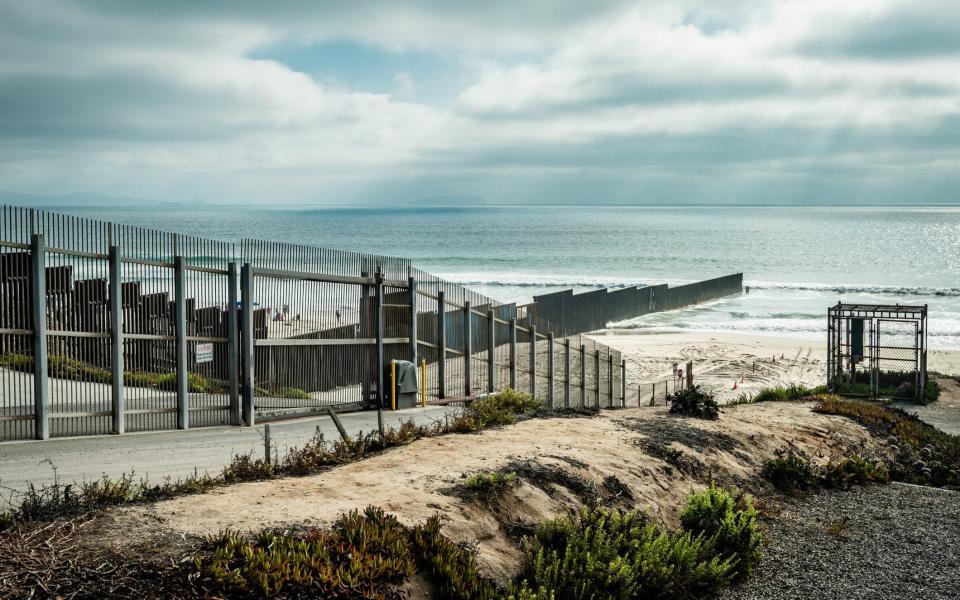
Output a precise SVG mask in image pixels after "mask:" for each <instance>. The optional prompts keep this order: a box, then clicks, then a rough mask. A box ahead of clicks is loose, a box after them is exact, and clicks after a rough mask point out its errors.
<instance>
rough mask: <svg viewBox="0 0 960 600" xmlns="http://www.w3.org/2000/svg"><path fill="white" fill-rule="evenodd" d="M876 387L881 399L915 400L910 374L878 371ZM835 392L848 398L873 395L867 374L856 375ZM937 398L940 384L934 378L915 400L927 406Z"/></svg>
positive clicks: (911, 375) (927, 382) (926, 384)
mask: <svg viewBox="0 0 960 600" xmlns="http://www.w3.org/2000/svg"><path fill="white" fill-rule="evenodd" d="M877 387H878V389H877V393H878V394H879V396H881V397H883V398H897V399H904V400H914V399H915V391H914V387H915V384H914V374H913V373H912V372H902V371H878V372H877ZM836 391H837V393H838V394H842V395H848V396H871V395H872V394H873V390H872V388H871V386H870V380H869V374H868V373H857V374H856V376H855V379H854V380H853V381H849V382H844V383H842V384H840V385H839V386H838V387H837V390H836ZM939 397H940V384H939V383H937V381H936V380H935V379H934V378H932V377H928V378H927V381H926V383H925V385H924V388H923V393H922V394H920V397H919V398H918V399H916V400H917V401H918V402H920V403H921V404H929V403H931V402H935V401H936V400H937V399H938V398H939Z"/></svg>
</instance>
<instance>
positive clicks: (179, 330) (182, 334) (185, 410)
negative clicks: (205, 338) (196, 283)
mask: <svg viewBox="0 0 960 600" xmlns="http://www.w3.org/2000/svg"><path fill="white" fill-rule="evenodd" d="M173 290H174V314H173V316H174V327H175V329H174V337H175V339H176V341H175V342H174V343H175V347H176V357H177V429H187V428H188V427H190V395H189V392H190V390H189V388H188V387H187V386H188V380H187V285H186V277H185V272H184V269H183V257H182V256H179V255H177V256H174V257H173Z"/></svg>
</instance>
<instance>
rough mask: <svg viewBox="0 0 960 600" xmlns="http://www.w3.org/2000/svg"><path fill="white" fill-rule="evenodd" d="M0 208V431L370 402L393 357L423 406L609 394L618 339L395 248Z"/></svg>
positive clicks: (378, 395) (601, 401) (620, 396)
mask: <svg viewBox="0 0 960 600" xmlns="http://www.w3.org/2000/svg"><path fill="white" fill-rule="evenodd" d="M0 217H2V219H0V441H6V440H16V439H31V438H35V439H46V438H48V437H62V436H72V435H91V434H108V433H125V432H128V431H147V430H163V429H175V428H176V429H187V428H191V427H199V426H209V425H242V424H246V425H252V424H253V423H254V421H255V420H256V419H260V418H272V417H275V416H284V415H286V414H290V413H298V414H299V413H302V412H304V411H310V410H311V409H318V410H319V409H321V408H323V409H326V407H328V406H333V407H336V408H337V409H338V410H348V409H364V408H374V407H381V408H382V407H384V406H387V405H388V403H387V398H386V389H385V383H384V369H385V367H386V366H387V365H389V364H390V362H391V361H392V360H394V359H403V360H412V361H413V362H415V363H416V364H417V365H418V366H419V367H420V368H421V372H422V373H423V375H424V379H425V380H426V381H425V383H426V397H427V399H428V401H433V402H449V401H451V400H453V401H456V400H457V399H462V398H463V397H469V396H476V395H478V394H483V393H487V392H492V391H499V390H503V389H505V388H507V387H513V388H516V389H518V390H523V391H529V392H530V393H532V394H534V395H535V396H536V397H538V398H540V399H542V400H543V401H544V402H545V403H547V404H548V405H550V406H553V407H562V406H570V407H573V406H621V405H623V404H624V403H625V396H626V388H627V385H626V377H627V373H626V363H625V362H624V361H623V360H622V359H621V356H620V354H619V352H617V351H616V350H613V349H611V348H609V347H607V346H605V345H603V344H601V343H598V342H596V341H595V340H592V339H590V338H586V337H583V336H580V335H575V336H570V337H566V338H559V337H556V336H554V335H553V328H552V326H551V324H550V323H548V322H546V321H543V320H542V319H538V318H537V317H536V316H535V315H519V314H518V311H517V307H516V305H514V304H502V303H499V302H497V301H495V300H493V299H491V298H488V297H485V296H483V295H482V294H478V293H476V292H474V291H472V290H468V289H466V288H463V287H462V286H459V285H457V284H455V283H451V282H448V281H444V280H443V279H441V278H438V277H436V276H433V275H430V274H429V273H424V272H422V271H420V270H418V269H415V268H413V267H412V265H411V263H410V261H409V260H407V259H402V258H396V257H387V256H378V255H370V254H362V253H355V252H346V251H338V250H328V249H322V248H317V247H311V246H302V245H292V244H282V243H276V242H264V241H257V240H243V241H242V242H241V243H240V245H239V252H238V248H237V247H236V246H235V245H234V244H230V243H226V242H221V241H215V240H207V239H203V238H197V237H192V236H184V235H179V234H173V233H166V232H161V231H154V230H150V229H144V228H139V227H131V226H126V225H116V224H112V223H107V222H102V221H97V220H92V219H84V218H79V217H73V216H67V215H61V214H57V213H51V212H46V211H39V210H32V209H25V208H13V207H0ZM38 315H43V317H44V318H35V316H38Z"/></svg>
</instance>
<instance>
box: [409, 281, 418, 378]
mask: <svg viewBox="0 0 960 600" xmlns="http://www.w3.org/2000/svg"><path fill="white" fill-rule="evenodd" d="M407 290H408V291H409V293H410V362H412V363H413V364H414V365H417V364H418V363H419V361H418V360H417V280H416V279H415V278H414V277H413V276H410V277H409V278H407Z"/></svg>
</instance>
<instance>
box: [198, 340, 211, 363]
mask: <svg viewBox="0 0 960 600" xmlns="http://www.w3.org/2000/svg"><path fill="white" fill-rule="evenodd" d="M208 362H213V342H208V343H205V344H197V364H198V365H199V364H200V363H208Z"/></svg>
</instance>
